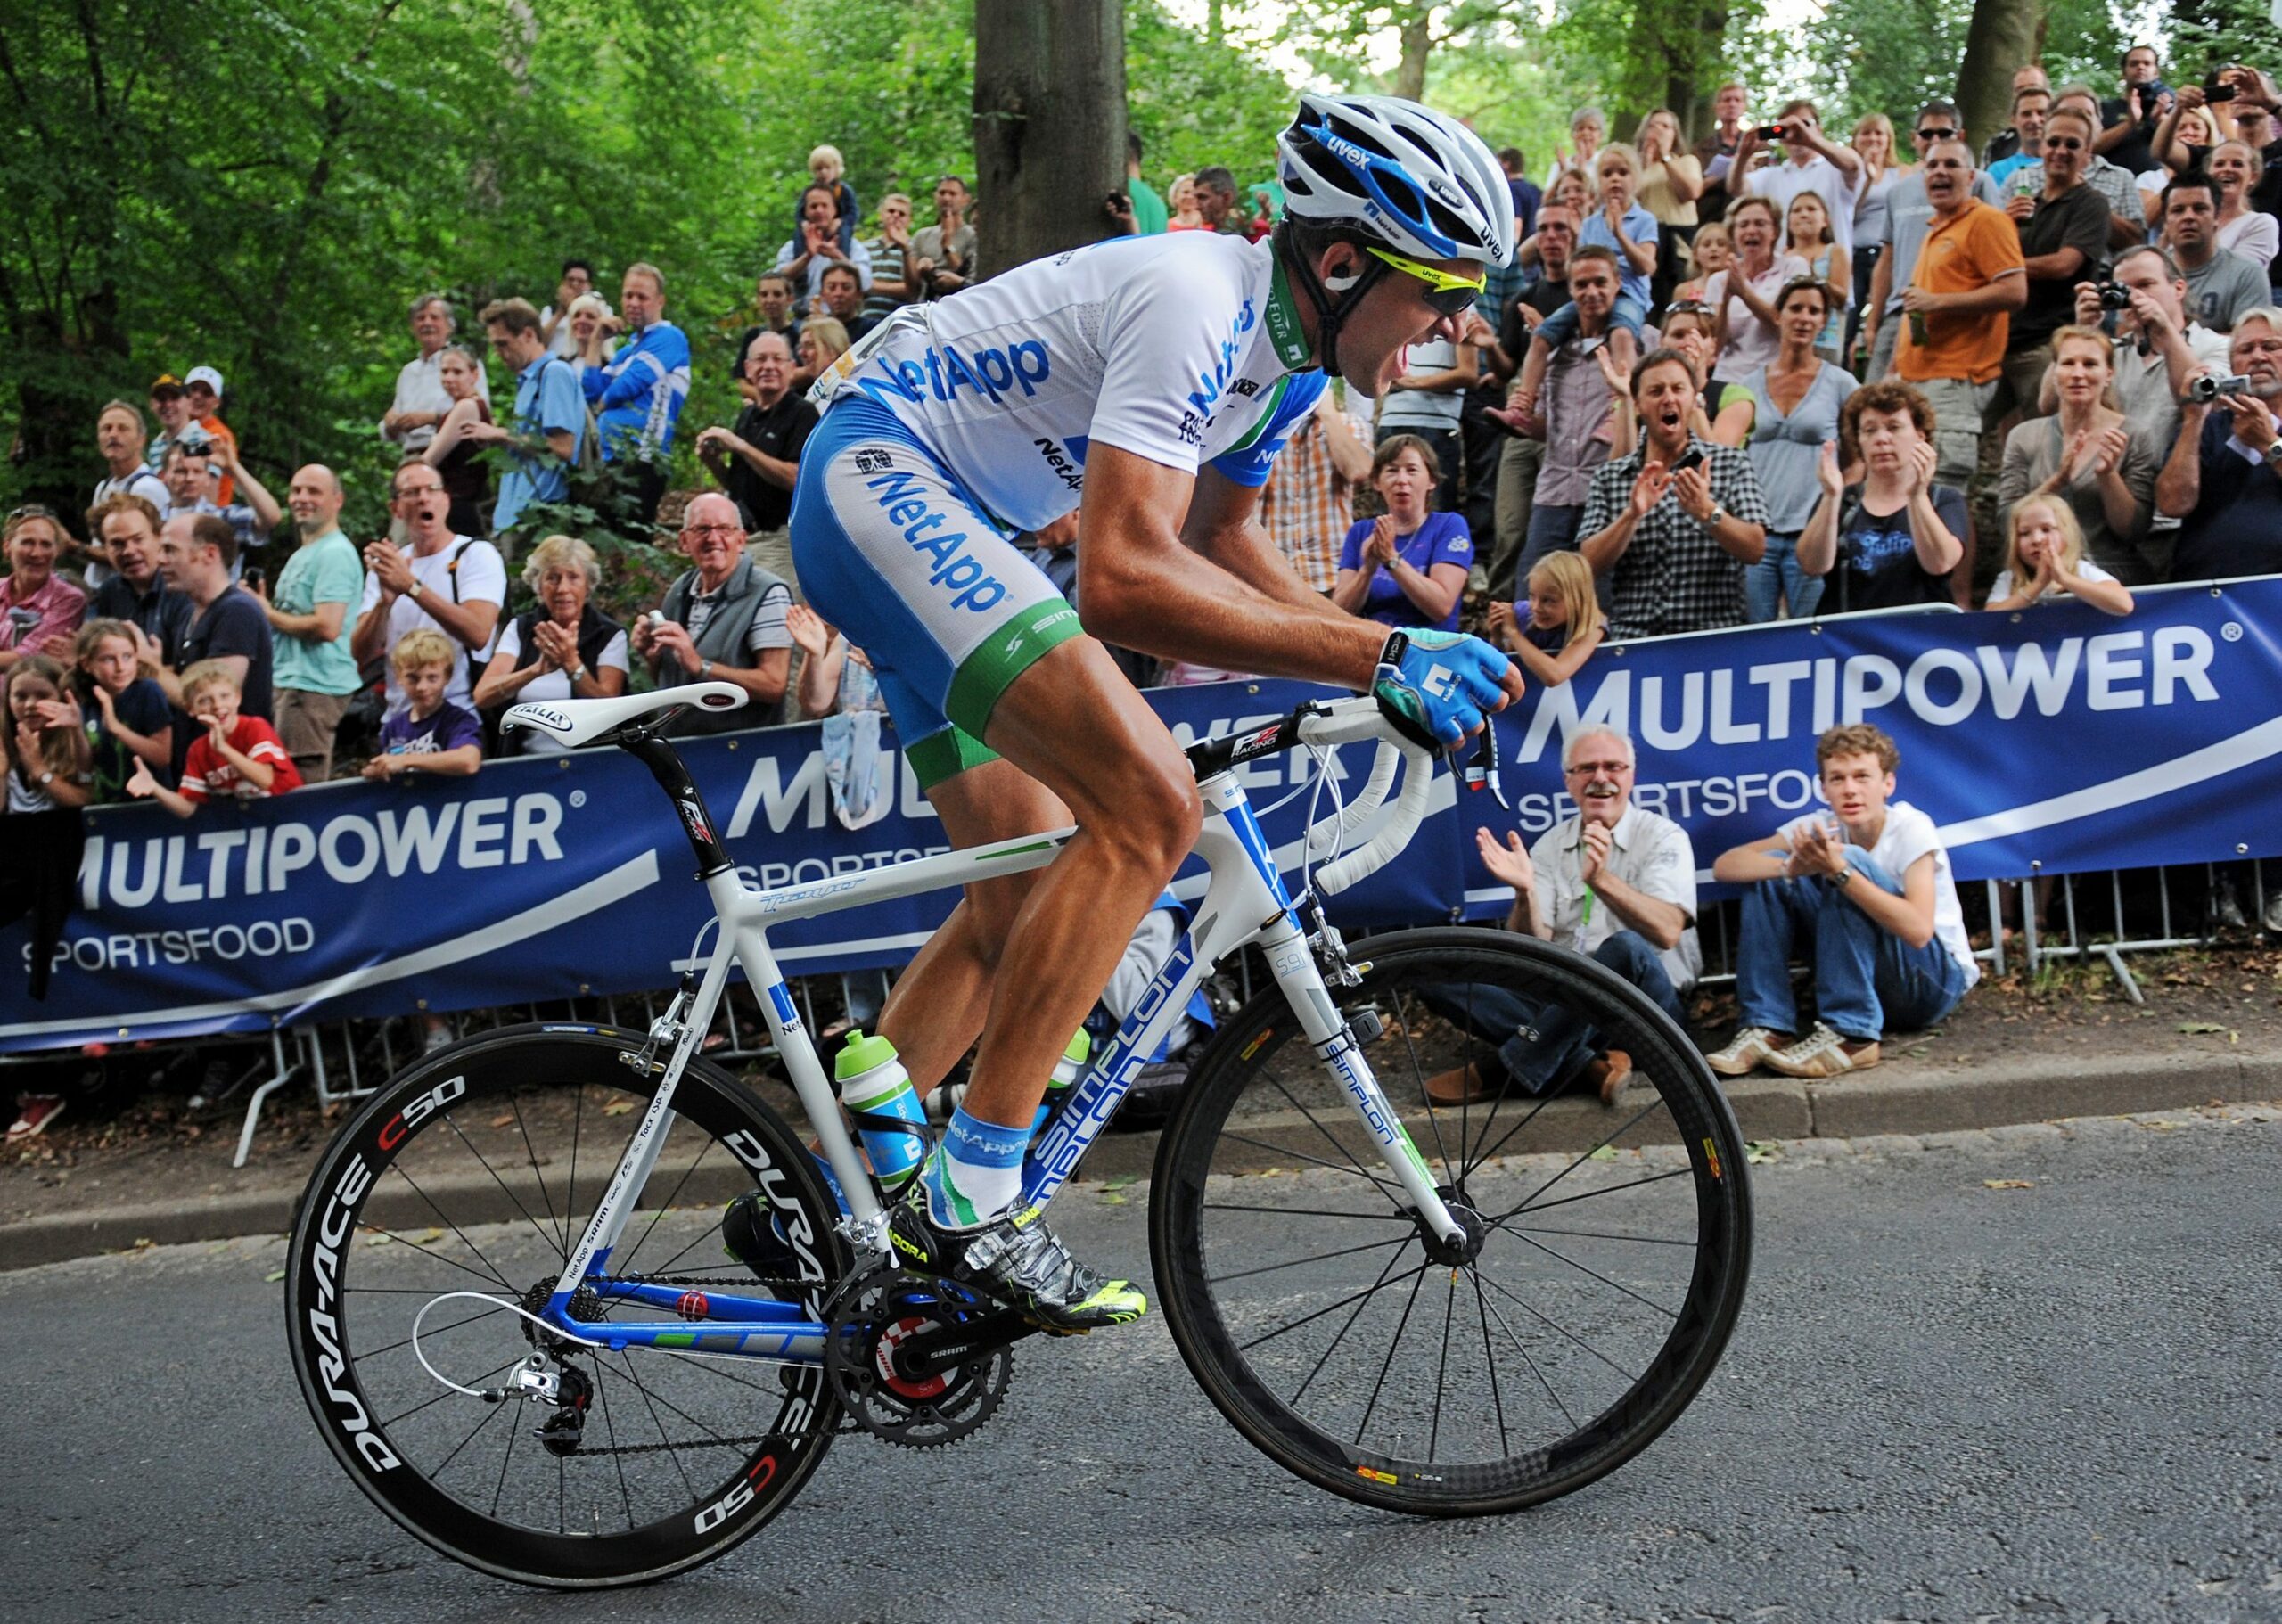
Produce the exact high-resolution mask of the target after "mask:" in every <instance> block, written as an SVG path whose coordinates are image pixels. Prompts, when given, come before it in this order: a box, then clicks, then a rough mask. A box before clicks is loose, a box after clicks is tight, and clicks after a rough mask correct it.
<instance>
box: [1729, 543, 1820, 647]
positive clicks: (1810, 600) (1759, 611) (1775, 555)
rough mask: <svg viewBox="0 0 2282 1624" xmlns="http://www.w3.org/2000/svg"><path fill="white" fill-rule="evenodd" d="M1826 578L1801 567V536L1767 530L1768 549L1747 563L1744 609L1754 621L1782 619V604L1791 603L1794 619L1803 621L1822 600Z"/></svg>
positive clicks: (1753, 622) (1757, 623)
mask: <svg viewBox="0 0 2282 1624" xmlns="http://www.w3.org/2000/svg"><path fill="white" fill-rule="evenodd" d="M1822 585H1823V578H1822V577H1821V576H1819V575H1809V574H1808V573H1807V572H1806V571H1805V570H1802V569H1800V568H1799V538H1798V537H1796V536H1778V535H1777V534H1776V533H1775V532H1774V531H1773V530H1769V531H1768V533H1767V552H1766V554H1765V555H1764V556H1763V557H1761V559H1760V561H1759V562H1757V563H1755V564H1745V565H1744V612H1745V613H1746V614H1748V615H1749V616H1750V617H1751V620H1752V624H1753V625H1754V626H1757V625H1759V624H1761V622H1763V621H1768V620H1776V619H1782V611H1781V608H1780V604H1782V603H1788V604H1789V605H1790V606H1791V619H1794V620H1803V619H1806V618H1807V617H1808V616H1809V615H1810V614H1812V613H1814V611H1815V605H1816V604H1818V603H1821V602H1822Z"/></svg>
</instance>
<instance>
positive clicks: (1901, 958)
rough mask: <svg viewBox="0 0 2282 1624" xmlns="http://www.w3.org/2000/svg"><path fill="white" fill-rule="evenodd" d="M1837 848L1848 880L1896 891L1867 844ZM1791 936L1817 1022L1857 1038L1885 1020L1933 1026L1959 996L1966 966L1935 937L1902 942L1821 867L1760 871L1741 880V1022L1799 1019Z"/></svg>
mask: <svg viewBox="0 0 2282 1624" xmlns="http://www.w3.org/2000/svg"><path fill="white" fill-rule="evenodd" d="M1845 852H1846V861H1847V863H1848V865H1850V866H1851V867H1852V869H1853V870H1854V873H1855V874H1856V875H1857V876H1858V877H1857V878H1856V880H1855V881H1854V883H1855V884H1857V885H1859V884H1863V883H1865V882H1867V883H1868V884H1871V885H1875V886H1876V887H1877V888H1878V889H1879V890H1882V891H1888V892H1891V893H1892V894H1893V895H1894V896H1897V897H1899V896H1900V895H1901V882H1900V881H1898V880H1896V879H1895V878H1894V877H1893V876H1892V874H1888V873H1886V871H1885V870H1884V869H1883V868H1881V867H1879V866H1878V865H1877V864H1876V863H1875V862H1873V861H1872V860H1871V858H1870V854H1869V853H1868V852H1867V851H1865V850H1863V849H1861V848H1860V847H1859V846H1848V847H1847V848H1846V849H1845ZM1794 944H1796V945H1798V946H1799V947H1802V949H1803V950H1804V952H1805V954H1806V955H1807V957H1808V961H1809V963H1810V964H1812V965H1813V966H1814V972H1815V1005H1816V1009H1817V1011H1818V1013H1819V1014H1820V1016H1821V1018H1822V1023H1823V1024H1824V1025H1825V1026H1826V1027H1829V1028H1831V1029H1833V1030H1835V1031H1836V1032H1837V1033H1839V1034H1840V1035H1841V1036H1842V1037H1845V1038H1853V1039H1855V1040H1856V1041H1858V1042H1868V1043H1876V1041H1877V1040H1878V1038H1880V1037H1881V1036H1883V1035H1884V1031H1885V1029H1886V1028H1887V1027H1888V1026H1892V1027H1895V1028H1897V1029H1903V1030H1917V1029H1922V1028H1925V1027H1929V1026H1932V1025H1933V1023H1934V1022H1935V1021H1939V1020H1941V1017H1942V1016H1944V1015H1946V1014H1948V1013H1950V1011H1951V1010H1953V1009H1955V1008H1956V1007H1957V1005H1958V999H1960V998H1962V997H1965V993H1966V973H1965V966H1964V965H1962V964H1958V961H1957V960H1956V959H1955V958H1954V957H1952V956H1950V950H1949V949H1948V948H1947V947H1943V946H1942V945H1941V939H1940V938H1939V937H1936V938H1934V939H1933V940H1931V941H1929V942H1927V943H1926V944H1925V946H1924V947H1910V946H1909V944H1908V943H1906V942H1904V941H1903V940H1902V939H1901V938H1900V937H1899V936H1896V935H1895V934H1894V933H1893V932H1892V931H1889V930H1887V929H1885V928H1884V926H1882V925H1880V924H1878V923H1876V921H1874V920H1873V919H1871V917H1870V916H1869V915H1867V914H1865V913H1864V912H1863V911H1862V910H1861V909H1860V908H1858V907H1856V906H1854V905H1853V904H1852V903H1851V902H1849V901H1848V900H1847V899H1846V898H1845V896H1844V894H1843V891H1842V890H1841V889H1840V888H1839V887H1838V886H1837V885H1835V884H1834V883H1833V882H1831V881H1830V880H1829V878H1827V877H1826V876H1825V875H1821V874H1816V875H1813V876H1810V878H1807V879H1804V880H1759V881H1754V882H1753V883H1752V884H1750V885H1748V886H1746V887H1744V919H1743V936H1742V939H1741V940H1740V942H1739V943H1738V944H1737V946H1736V993H1737V995H1738V996H1739V997H1740V999H1741V1002H1742V1004H1743V1015H1744V1025H1745V1026H1761V1027H1765V1028H1766V1029H1768V1030H1769V1031H1770V1032H1796V1031H1798V1030H1799V1029H1800V1025H1799V1005H1798V1000H1797V999H1796V998H1795V997H1793V996H1792V992H1791V950H1792V947H1793V946H1794Z"/></svg>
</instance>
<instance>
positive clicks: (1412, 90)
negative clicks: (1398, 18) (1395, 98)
mask: <svg viewBox="0 0 2282 1624" xmlns="http://www.w3.org/2000/svg"><path fill="white" fill-rule="evenodd" d="M1433 46H1434V12H1433V8H1432V7H1431V6H1426V5H1418V6H1415V7H1413V8H1412V9H1411V11H1410V13H1409V15H1408V16H1406V17H1405V18H1404V19H1403V20H1402V58H1401V60H1400V62H1397V63H1396V64H1395V70H1394V93H1395V94H1397V95H1399V96H1402V97H1405V98H1407V99H1408V100H1410V101H1413V102H1416V101H1420V100H1422V99H1424V96H1425V94H1426V59H1427V57H1428V56H1430V55H1431V54H1432V52H1433Z"/></svg>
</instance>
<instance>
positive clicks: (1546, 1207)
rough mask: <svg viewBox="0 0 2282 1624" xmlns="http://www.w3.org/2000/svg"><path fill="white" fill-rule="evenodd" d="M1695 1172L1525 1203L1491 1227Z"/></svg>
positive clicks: (1687, 1170)
mask: <svg viewBox="0 0 2282 1624" xmlns="http://www.w3.org/2000/svg"><path fill="white" fill-rule="evenodd" d="M1694 1171H1695V1169H1693V1168H1673V1169H1670V1171H1669V1172H1663V1173H1651V1174H1650V1175H1649V1176H1648V1177H1646V1178H1636V1179H1634V1180H1633V1181H1632V1182H1631V1183H1630V1184H1629V1185H1609V1186H1608V1188H1607V1189H1605V1190H1580V1191H1579V1192H1578V1193H1576V1194H1574V1195H1564V1196H1563V1197H1562V1198H1561V1199H1560V1200H1559V1201H1552V1202H1538V1203H1537V1205H1536V1206H1534V1207H1532V1206H1530V1205H1528V1204H1527V1203H1526V1202H1525V1203H1523V1205H1521V1206H1519V1207H1513V1208H1509V1209H1508V1210H1506V1211H1504V1212H1501V1213H1499V1214H1498V1216H1497V1217H1496V1218H1491V1219H1490V1227H1491V1228H1492V1229H1503V1228H1505V1227H1506V1224H1507V1223H1509V1222H1510V1221H1511V1220H1513V1219H1514V1218H1519V1217H1521V1215H1522V1214H1523V1213H1524V1212H1550V1211H1552V1210H1554V1209H1555V1208H1556V1207H1566V1206H1569V1205H1571V1204H1572V1203H1573V1202H1589V1201H1598V1200H1599V1199H1600V1198H1601V1197H1602V1196H1604V1195H1621V1194H1623V1193H1625V1192H1626V1191H1627V1190H1645V1189H1646V1188H1647V1187H1648V1186H1649V1185H1660V1184H1662V1183H1663V1182H1664V1180H1666V1179H1667V1178H1681V1177H1686V1176H1687V1174H1689V1173H1692V1172H1694ZM1547 1187H1549V1186H1547Z"/></svg>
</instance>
